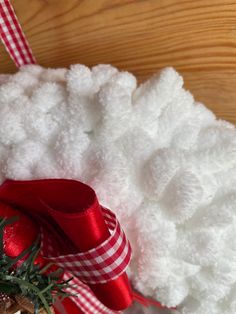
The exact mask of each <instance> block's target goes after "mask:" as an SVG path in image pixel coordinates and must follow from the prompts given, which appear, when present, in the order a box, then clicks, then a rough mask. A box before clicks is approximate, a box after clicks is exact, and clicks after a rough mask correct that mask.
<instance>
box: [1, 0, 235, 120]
mask: <svg viewBox="0 0 236 314" xmlns="http://www.w3.org/2000/svg"><path fill="white" fill-rule="evenodd" d="M12 3H13V5H14V7H15V10H16V12H17V15H18V17H19V19H20V21H21V24H22V27H23V29H24V31H25V33H26V35H27V37H28V40H29V42H30V44H31V47H32V49H33V51H34V54H35V56H36V58H37V60H38V62H39V63H40V64H41V65H43V66H46V67H63V66H69V65H70V64H72V63H84V64H87V65H89V66H91V65H94V64H97V63H111V64H113V65H115V66H117V67H119V68H120V69H124V70H128V71H131V72H133V73H134V74H135V75H136V76H137V77H138V78H139V80H140V82H141V81H142V80H144V79H145V78H147V77H149V76H150V75H152V74H153V73H155V72H156V71H158V70H159V69H161V68H163V67H165V66H173V67H175V68H176V69H177V70H178V71H179V72H180V73H181V74H182V75H183V76H184V78H185V86H186V88H187V89H189V90H191V92H192V93H193V94H194V95H195V98H196V99H197V100H199V101H202V102H204V103H205V104H206V105H207V106H208V107H209V108H211V109H212V110H213V111H214V112H215V113H216V114H217V116H218V117H220V118H224V119H227V120H228V121H231V122H233V123H236V1H233V0H84V1H82V0H12ZM0 56H1V57H0V72H1V73H2V72H14V71H16V69H15V67H14V65H13V63H12V62H11V61H10V60H9V57H8V56H7V54H6V52H5V51H4V49H3V47H2V46H1V47H0Z"/></svg>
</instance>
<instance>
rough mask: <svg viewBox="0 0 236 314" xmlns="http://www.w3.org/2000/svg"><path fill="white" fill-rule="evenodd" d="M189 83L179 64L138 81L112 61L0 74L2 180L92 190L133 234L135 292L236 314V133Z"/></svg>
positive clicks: (199, 310) (206, 313)
mask: <svg viewBox="0 0 236 314" xmlns="http://www.w3.org/2000/svg"><path fill="white" fill-rule="evenodd" d="M182 85H183V79H182V78H181V77H180V76H179V74H178V73H176V72H175V71H174V70H173V69H172V68H167V69H165V70H163V71H162V72H161V73H160V74H159V75H155V76H153V77H152V78H151V79H150V80H148V81H147V82H145V83H144V84H142V85H140V86H138V87H137V86H136V79H135V77H134V76H133V75H132V74H130V73H127V72H119V71H118V70H117V69H115V68H113V67H111V66H109V65H98V66H96V67H94V68H92V69H91V70H90V69H89V68H87V67H85V66H83V65H74V66H72V67H71V68H70V69H69V70H67V69H57V70H54V69H44V68H42V67H39V66H25V67H23V68H22V69H21V70H20V71H19V72H18V73H17V74H15V75H0V166H1V168H0V180H1V182H3V181H4V180H5V179H6V178H11V179H36V178H51V177H55V178H58V177H64V178H74V179H78V180H81V181H83V182H85V183H88V184H90V185H92V186H93V187H94V188H95V190H96V192H97V194H98V197H99V199H100V201H101V203H103V204H104V205H105V206H108V207H110V208H111V209H112V210H114V211H115V212H116V213H117V215H118V217H119V219H120V220H121V223H122V225H123V227H124V229H125V230H126V232H127V235H128V237H129V238H130V241H131V244H132V247H133V260H132V263H131V267H130V269H129V275H130V278H131V280H132V282H133V284H134V286H135V288H136V289H137V290H139V291H140V292H141V293H143V294H144V295H146V296H149V297H153V298H156V299H158V300H159V301H161V302H162V303H163V304H165V305H167V306H171V307H175V306H177V310H176V311H173V313H180V314H235V312H236V301H235V292H236V240H235V239H236V211H235V208H236V132H235V128H234V126H233V125H231V124H230V123H227V122H224V121H219V120H216V118H215V116H214V114H213V113H212V112H211V111H209V110H208V109H207V108H206V107H204V105H202V104H200V103H197V102H195V101H194V99H193V97H192V95H191V94H190V93H189V92H187V91H185V90H184V89H183V87H182ZM129 313H135V314H137V313H158V310H157V309H144V308H141V307H139V306H137V305H135V306H134V307H133V308H132V309H130V310H129Z"/></svg>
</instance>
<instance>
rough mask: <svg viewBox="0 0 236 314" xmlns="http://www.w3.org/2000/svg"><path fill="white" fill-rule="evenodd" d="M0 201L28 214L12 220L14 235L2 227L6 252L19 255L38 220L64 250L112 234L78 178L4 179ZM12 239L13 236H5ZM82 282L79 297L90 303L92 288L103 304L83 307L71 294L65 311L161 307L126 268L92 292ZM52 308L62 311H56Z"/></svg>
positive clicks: (1, 212) (8, 212)
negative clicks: (134, 285)
mask: <svg viewBox="0 0 236 314" xmlns="http://www.w3.org/2000/svg"><path fill="white" fill-rule="evenodd" d="M0 202H3V203H5V204H8V205H10V206H12V207H13V208H16V209H20V210H21V211H22V212H23V213H25V214H26V215H21V217H20V221H19V222H17V223H16V226H15V228H16V230H15V237H12V234H11V235H10V236H9V234H8V233H7V232H12V231H9V230H8V231H7V230H6V234H5V240H6V243H5V250H6V253H7V254H8V255H9V256H16V255H18V254H19V253H20V252H21V251H22V250H24V249H25V248H26V247H28V246H29V245H30V244H31V243H32V242H33V240H34V239H35V238H36V236H37V233H38V232H39V229H38V228H37V225H41V226H43V228H44V229H45V230H47V232H49V234H50V237H52V238H53V239H54V242H53V243H54V244H55V245H57V246H58V247H59V248H60V252H61V253H62V254H70V253H72V254H73V253H76V252H78V251H80V252H83V251H88V250H90V249H91V248H94V247H96V246H98V245H99V244H100V243H102V242H104V241H105V240H106V239H107V238H108V237H109V236H110V233H109V230H108V227H107V225H106V223H105V221H104V217H103V215H102V211H101V207H100V205H99V203H98V200H97V197H96V194H95V192H94V191H93V190H92V189H91V188H90V187H89V186H87V185H85V184H83V183H80V182H78V181H74V180H64V179H49V180H34V181H12V180H8V181H6V182H4V183H3V184H2V185H1V186H0ZM12 215H14V210H13V209H11V208H10V207H9V206H4V205H1V204H0V216H12ZM28 217H31V218H32V219H29V218H28ZM62 234H63V239H62ZM10 238H11V240H7V239H10ZM80 283H81V287H80V288H81V289H82V290H83V289H84V290H83V291H84V295H81V298H82V297H85V302H87V303H88V305H86V306H88V308H89V302H90V303H92V299H94V295H93V293H94V294H95V296H96V297H97V299H99V300H100V301H101V302H102V303H103V304H104V305H105V306H106V307H107V308H105V307H104V308H103V305H102V307H100V306H98V307H97V310H94V308H96V306H97V305H96V302H95V303H94V306H95V307H94V308H93V310H84V311H81V309H79V308H78V307H77V306H75V304H74V303H73V302H71V301H70V299H66V300H65V301H64V303H63V306H64V307H65V309H66V312H67V313H69V314H80V313H85V314H88V313H89V314H90V313H91V314H98V313H99V314H100V313H114V311H120V310H123V309H126V308H128V307H129V306H130V305H131V304H132V302H133V301H134V300H135V301H138V302H139V303H142V304H143V305H144V306H149V305H155V306H156V307H160V308H163V306H162V305H161V304H160V303H159V302H156V301H152V300H149V299H146V298H144V297H142V296H140V295H139V294H136V293H134V292H133V291H132V290H131V287H130V284H129V280H128V277H127V275H126V273H123V274H122V275H121V276H119V277H118V278H117V279H115V280H111V281H108V282H106V283H102V284H93V285H91V284H90V288H91V290H92V291H93V293H92V292H90V291H91V290H89V288H88V287H87V286H86V285H84V284H83V283H82V282H80ZM72 300H73V298H72ZM84 308H85V307H84ZM109 309H112V310H109ZM113 310H114V311H113ZM56 313H57V314H60V312H58V311H56Z"/></svg>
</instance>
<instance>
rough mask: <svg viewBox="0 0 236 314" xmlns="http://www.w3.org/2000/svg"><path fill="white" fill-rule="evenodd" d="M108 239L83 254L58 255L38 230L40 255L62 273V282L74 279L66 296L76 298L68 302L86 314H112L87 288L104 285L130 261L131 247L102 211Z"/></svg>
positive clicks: (116, 224) (112, 216)
mask: <svg viewBox="0 0 236 314" xmlns="http://www.w3.org/2000/svg"><path fill="white" fill-rule="evenodd" d="M102 212H103V216H104V219H105V222H106V224H107V226H108V228H109V230H110V232H111V234H110V237H109V238H108V239H107V240H106V241H104V242H103V243H101V244H100V245H98V246H97V247H96V248H93V249H91V250H89V251H87V252H82V253H77V254H69V255H63V256H62V255H59V252H58V251H57V249H56V248H55V246H54V245H53V242H52V239H51V237H50V236H48V233H47V232H45V230H44V229H43V228H42V229H41V252H42V254H43V256H44V257H45V258H47V259H48V260H49V261H51V262H53V263H54V264H56V265H57V266H60V267H62V268H63V269H65V270H66V272H65V274H64V278H63V279H64V280H68V279H69V278H71V277H72V276H74V278H73V280H72V281H71V288H69V289H68V292H70V293H72V294H75V295H78V296H79V297H78V298H77V297H72V300H73V301H74V302H75V303H76V304H77V305H78V307H79V308H80V309H81V310H83V311H84V313H86V314H90V313H91V314H95V313H99V314H100V313H101V314H112V313H117V312H114V311H112V310H110V309H108V308H107V307H105V306H104V305H103V304H102V303H101V302H100V301H99V300H98V299H97V298H96V297H95V296H94V294H93V292H92V291H91V289H90V288H89V287H88V285H91V284H99V283H106V282H109V281H111V280H114V279H116V278H118V277H119V276H121V275H122V274H123V273H124V272H125V271H126V269H127V267H128V265H129V262H130V259H131V247H130V244H129V241H128V240H127V238H126V236H125V234H124V232H123V230H122V229H121V227H120V224H119V222H118V220H117V219H116V216H115V214H114V213H113V212H112V211H110V210H109V209H107V208H102Z"/></svg>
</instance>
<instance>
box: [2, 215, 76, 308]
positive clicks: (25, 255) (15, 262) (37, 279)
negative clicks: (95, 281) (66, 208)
mask: <svg viewBox="0 0 236 314" xmlns="http://www.w3.org/2000/svg"><path fill="white" fill-rule="evenodd" d="M17 220H18V217H11V218H0V293H4V294H6V295H7V296H9V297H11V296H13V297H14V296H15V295H22V296H24V297H25V298H27V299H28V300H30V301H31V302H32V303H33V305H34V312H35V314H38V313H39V310H40V309H41V308H44V309H45V311H46V312H47V313H48V314H52V313H51V310H50V306H51V305H52V304H53V303H54V302H55V301H56V300H57V299H58V298H60V299H64V298H65V297H68V296H71V294H69V293H67V292H66V289H67V288H69V286H70V281H71V280H72V278H70V279H69V280H67V281H63V280H61V275H62V273H63V269H61V268H58V269H57V270H56V271H54V272H50V271H48V270H49V269H50V267H51V266H52V264H47V265H46V266H45V267H43V268H40V265H39V264H36V263H35V259H36V258H37V256H38V254H39V251H40V238H37V240H36V241H35V242H34V243H33V244H32V245H31V246H30V247H28V248H27V249H26V250H24V251H23V252H22V253H21V254H19V255H18V256H17V257H15V258H12V257H9V256H7V255H6V254H5V252H4V243H3V234H4V228H5V227H6V226H7V225H10V224H13V223H15V222H16V221H17ZM22 259H23V262H20V263H19V261H22ZM46 272H47V273H46Z"/></svg>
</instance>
